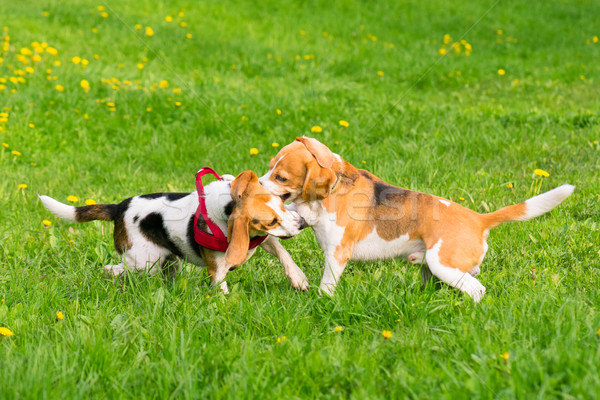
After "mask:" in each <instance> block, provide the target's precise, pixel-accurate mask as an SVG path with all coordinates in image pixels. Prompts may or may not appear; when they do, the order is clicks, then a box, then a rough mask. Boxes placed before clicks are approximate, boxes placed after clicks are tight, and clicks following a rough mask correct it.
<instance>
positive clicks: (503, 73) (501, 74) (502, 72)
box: [498, 68, 506, 76]
mask: <svg viewBox="0 0 600 400" xmlns="http://www.w3.org/2000/svg"><path fill="white" fill-rule="evenodd" d="M505 74H506V71H505V70H503V69H502V68H500V69H499V70H498V75H500V76H504V75H505Z"/></svg>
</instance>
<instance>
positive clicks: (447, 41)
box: [444, 33, 452, 44]
mask: <svg viewBox="0 0 600 400" xmlns="http://www.w3.org/2000/svg"><path fill="white" fill-rule="evenodd" d="M451 41H452V37H451V36H450V35H449V34H447V33H446V34H445V35H444V44H448V43H450V42H451Z"/></svg>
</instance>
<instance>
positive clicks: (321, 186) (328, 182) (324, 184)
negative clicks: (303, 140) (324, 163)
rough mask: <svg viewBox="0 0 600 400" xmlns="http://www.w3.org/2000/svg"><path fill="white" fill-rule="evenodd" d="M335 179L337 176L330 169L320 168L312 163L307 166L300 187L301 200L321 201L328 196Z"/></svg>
mask: <svg viewBox="0 0 600 400" xmlns="http://www.w3.org/2000/svg"><path fill="white" fill-rule="evenodd" d="M336 179H337V176H336V175H335V172H333V170H332V169H331V168H321V167H320V166H319V165H317V164H316V163H314V162H312V163H311V164H309V165H308V166H307V171H306V177H305V178H304V185H303V186H302V198H303V199H304V200H307V201H312V200H323V199H324V198H325V197H327V196H329V193H330V192H331V189H332V188H333V185H335V181H336Z"/></svg>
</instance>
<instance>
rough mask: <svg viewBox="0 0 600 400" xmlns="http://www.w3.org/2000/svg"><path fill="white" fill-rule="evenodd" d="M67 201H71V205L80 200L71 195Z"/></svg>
mask: <svg viewBox="0 0 600 400" xmlns="http://www.w3.org/2000/svg"><path fill="white" fill-rule="evenodd" d="M67 201H70V202H71V203H77V202H78V201H79V199H78V198H77V196H73V195H69V196H67Z"/></svg>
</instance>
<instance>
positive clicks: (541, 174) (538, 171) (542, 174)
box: [533, 168, 550, 178]
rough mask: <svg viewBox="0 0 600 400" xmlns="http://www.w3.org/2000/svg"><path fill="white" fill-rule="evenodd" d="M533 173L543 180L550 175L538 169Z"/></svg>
mask: <svg viewBox="0 0 600 400" xmlns="http://www.w3.org/2000/svg"><path fill="white" fill-rule="evenodd" d="M533 173H534V174H536V175H537V176H542V177H544V178H547V177H549V176H550V174H549V173H547V172H546V171H544V170H543V169H539V168H537V169H535V170H534V171H533Z"/></svg>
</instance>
